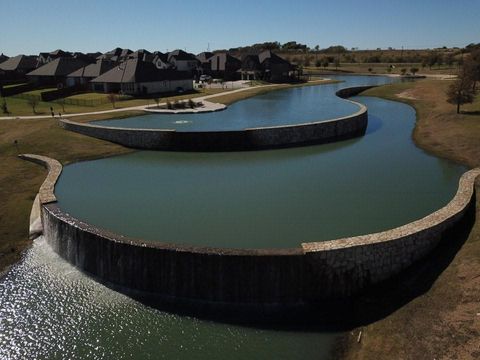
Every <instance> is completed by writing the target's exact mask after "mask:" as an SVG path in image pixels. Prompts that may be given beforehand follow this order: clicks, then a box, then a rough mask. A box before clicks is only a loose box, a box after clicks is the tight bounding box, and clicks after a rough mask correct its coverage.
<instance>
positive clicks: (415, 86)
mask: <svg viewBox="0 0 480 360" xmlns="http://www.w3.org/2000/svg"><path fill="white" fill-rule="evenodd" d="M449 84H450V82H449V81H438V80H437V81H435V80H421V81H416V82H409V83H403V84H394V85H388V86H382V87H378V88H373V89H370V90H368V91H366V92H364V93H363V95H369V96H378V97H383V98H386V99H391V100H395V101H402V102H406V103H408V104H410V105H412V106H414V107H415V109H416V111H417V124H416V127H415V131H414V133H413V137H414V140H415V142H416V143H417V144H418V145H419V146H420V147H421V148H423V149H425V150H427V151H429V152H431V153H433V154H435V155H437V156H441V157H445V158H449V159H451V160H454V161H456V162H459V163H462V164H465V165H468V166H471V167H477V166H480V115H478V114H473V115H472V114H460V115H458V114H456V109H455V106H454V105H451V104H448V103H447V102H446V99H445V90H446V88H447V87H448V85H449ZM406 97H409V98H406ZM479 107H480V96H479V97H477V99H476V101H475V103H474V104H472V105H469V106H468V108H469V109H470V110H472V111H473V110H474V111H476V109H479ZM464 109H467V106H465V107H464ZM405 170H406V171H408V169H405ZM476 190H477V194H479V193H480V182H479V181H477V184H476ZM463 241H465V243H462V242H463ZM479 269H480V197H479V196H478V195H477V201H476V220H475V222H474V223H473V227H472V228H471V231H469V228H468V226H467V225H464V227H463V228H462V229H460V230H456V231H455V232H453V233H449V234H448V235H447V238H446V239H445V242H444V243H443V244H442V245H441V246H440V247H439V248H438V249H437V250H435V251H434V252H433V253H432V254H431V255H430V256H429V257H428V258H427V259H426V260H423V261H422V262H421V263H419V264H418V265H416V267H414V268H413V269H412V270H411V271H407V272H406V273H405V274H403V275H402V276H400V277H399V278H396V279H394V280H392V281H390V282H388V283H387V284H384V285H383V286H380V287H379V288H378V289H376V290H374V291H372V292H371V293H368V292H367V293H366V294H364V295H362V296H360V298H359V299H358V301H357V308H356V310H355V311H356V314H354V315H353V316H352V317H354V318H358V319H357V321H358V322H359V323H361V326H360V327H358V328H356V329H353V331H349V332H347V333H346V335H345V337H346V339H347V341H346V349H347V350H346V351H345V353H343V354H342V357H343V358H345V359H350V360H353V359H381V358H389V359H435V358H436V359H478V358H479V357H480V349H479V347H478V337H479V335H480V321H479V317H478V313H479V312H480V309H479V307H478V304H479V301H480V276H479ZM372 319H373V321H372ZM360 331H361V332H362V336H361V342H360V343H359V342H357V339H358V335H359V332H360Z"/></svg>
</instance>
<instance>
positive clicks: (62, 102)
mask: <svg viewBox="0 0 480 360" xmlns="http://www.w3.org/2000/svg"><path fill="white" fill-rule="evenodd" d="M57 103H58V104H60V106H61V107H62V112H63V113H65V98H61V99H58V101H57Z"/></svg>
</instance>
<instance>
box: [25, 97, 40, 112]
mask: <svg viewBox="0 0 480 360" xmlns="http://www.w3.org/2000/svg"><path fill="white" fill-rule="evenodd" d="M27 103H28V105H30V106H31V107H32V111H33V113H34V114H36V113H37V111H36V107H37V105H38V99H37V97H36V96H30V97H29V98H28V100H27Z"/></svg>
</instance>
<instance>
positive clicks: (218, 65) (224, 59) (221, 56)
mask: <svg viewBox="0 0 480 360" xmlns="http://www.w3.org/2000/svg"><path fill="white" fill-rule="evenodd" d="M210 63H211V69H212V70H213V71H225V70H226V64H227V63H228V64H230V65H229V66H230V68H233V67H237V68H240V67H241V66H242V62H241V61H240V59H237V58H236V57H233V56H232V55H230V54H227V53H218V54H215V55H213V56H212V57H211V58H210Z"/></svg>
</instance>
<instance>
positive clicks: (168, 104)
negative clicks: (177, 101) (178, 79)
mask: <svg viewBox="0 0 480 360" xmlns="http://www.w3.org/2000/svg"><path fill="white" fill-rule="evenodd" d="M167 109H173V105H172V103H171V102H170V100H167Z"/></svg>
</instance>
